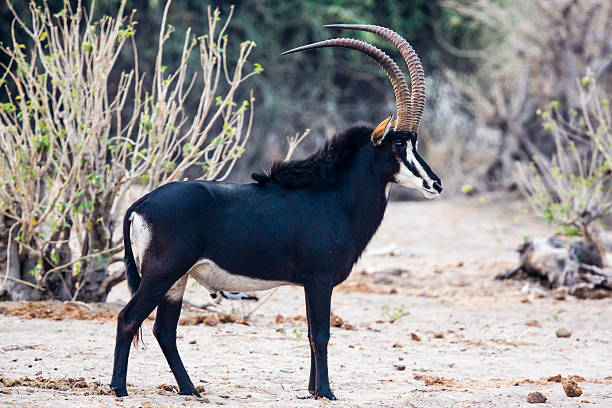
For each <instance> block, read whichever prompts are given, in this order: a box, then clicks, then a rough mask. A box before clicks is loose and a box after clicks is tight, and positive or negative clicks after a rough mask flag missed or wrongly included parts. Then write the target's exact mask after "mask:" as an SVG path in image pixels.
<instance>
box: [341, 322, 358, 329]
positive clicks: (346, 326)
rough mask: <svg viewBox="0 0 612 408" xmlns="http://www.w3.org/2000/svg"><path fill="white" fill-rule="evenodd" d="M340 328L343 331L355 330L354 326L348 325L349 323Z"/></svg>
mask: <svg viewBox="0 0 612 408" xmlns="http://www.w3.org/2000/svg"><path fill="white" fill-rule="evenodd" d="M342 328H343V329H344V330H355V326H353V325H352V324H350V323H344V324H343V325H342Z"/></svg>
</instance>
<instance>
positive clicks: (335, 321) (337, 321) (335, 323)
mask: <svg viewBox="0 0 612 408" xmlns="http://www.w3.org/2000/svg"><path fill="white" fill-rule="evenodd" d="M330 323H331V326H332V327H342V325H343V324H344V320H342V318H341V317H340V316H336V315H334V314H333V315H331V316H330Z"/></svg>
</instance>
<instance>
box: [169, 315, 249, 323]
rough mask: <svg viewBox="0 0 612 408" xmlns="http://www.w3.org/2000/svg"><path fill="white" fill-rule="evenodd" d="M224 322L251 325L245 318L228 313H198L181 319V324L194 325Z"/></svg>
mask: <svg viewBox="0 0 612 408" xmlns="http://www.w3.org/2000/svg"><path fill="white" fill-rule="evenodd" d="M222 323H238V324H243V325H245V326H249V325H250V323H249V322H248V321H246V320H245V319H242V318H240V317H237V316H234V315H231V314H227V313H197V314H195V315H191V316H185V317H182V318H181V319H180V320H179V325H181V326H194V325H198V324H204V325H206V326H216V325H218V324H222Z"/></svg>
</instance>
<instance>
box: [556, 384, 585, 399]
mask: <svg viewBox="0 0 612 408" xmlns="http://www.w3.org/2000/svg"><path fill="white" fill-rule="evenodd" d="M561 385H562V386H563V391H565V395H567V396H568V397H579V396H581V395H582V388H580V386H579V385H578V383H577V382H576V381H574V380H562V381H561Z"/></svg>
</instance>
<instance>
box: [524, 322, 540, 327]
mask: <svg viewBox="0 0 612 408" xmlns="http://www.w3.org/2000/svg"><path fill="white" fill-rule="evenodd" d="M525 326H529V327H542V325H541V324H540V322H538V321H537V320H527V321H526V322H525Z"/></svg>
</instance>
